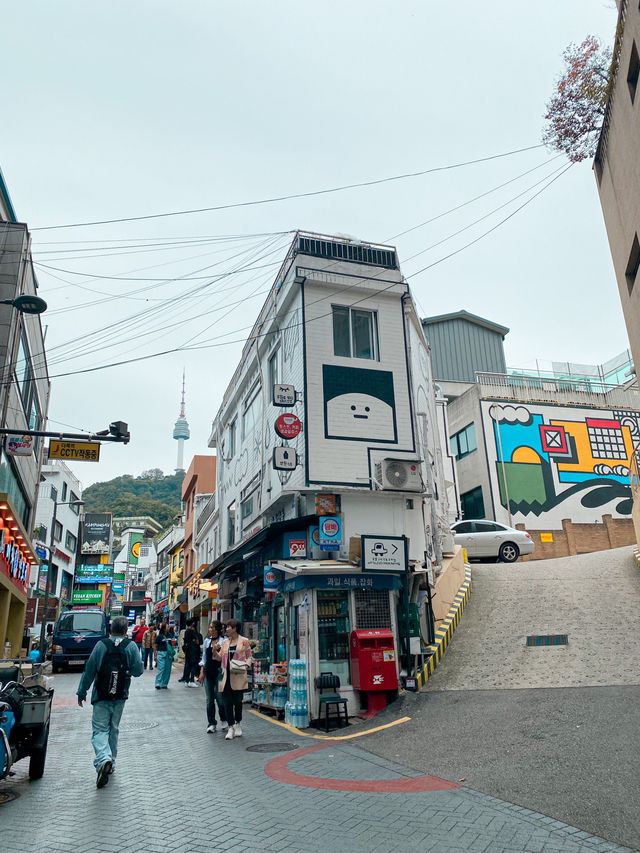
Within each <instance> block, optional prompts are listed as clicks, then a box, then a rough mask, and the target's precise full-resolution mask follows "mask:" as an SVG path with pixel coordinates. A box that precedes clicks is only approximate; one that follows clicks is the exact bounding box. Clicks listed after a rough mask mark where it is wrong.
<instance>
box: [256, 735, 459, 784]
mask: <svg viewBox="0 0 640 853" xmlns="http://www.w3.org/2000/svg"><path fill="white" fill-rule="evenodd" d="M329 746H331V744H328V743H321V744H317V745H315V746H307V747H305V748H304V749H297V750H295V752H287V753H285V754H284V755H278V756H277V757H276V758H272V759H271V760H270V761H267V763H266V764H265V767H264V772H265V773H266V774H267V776H269V777H270V778H271V779H275V780H276V781H277V782H284V783H285V785H298V786H299V787H301V788H320V789H322V790H325V791H365V792H370V793H380V794H400V793H411V792H416V791H449V790H451V789H452V788H459V787H460V785H457V784H456V783H455V782H448V781H447V780H446V779H440V778H439V777H438V776H417V777H414V778H402V779H323V778H322V777H320V776H302V775H301V774H300V773H294V772H293V771H292V770H289V767H288V765H289V762H291V761H294V760H295V759H296V758H302V757H303V756H304V755H309V753H311V752H317V751H318V750H319V749H327V747H329Z"/></svg>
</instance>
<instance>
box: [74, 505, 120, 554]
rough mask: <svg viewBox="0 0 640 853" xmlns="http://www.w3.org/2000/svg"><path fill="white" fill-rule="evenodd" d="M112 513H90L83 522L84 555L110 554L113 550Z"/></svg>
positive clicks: (82, 549) (82, 550) (82, 551)
mask: <svg viewBox="0 0 640 853" xmlns="http://www.w3.org/2000/svg"><path fill="white" fill-rule="evenodd" d="M111 519H112V515H111V513H110V512H88V513H87V514H86V515H85V517H84V521H83V522H82V547H81V553H83V554H108V553H109V551H110V548H111Z"/></svg>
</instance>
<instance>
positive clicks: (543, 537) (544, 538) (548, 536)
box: [540, 533, 553, 542]
mask: <svg viewBox="0 0 640 853" xmlns="http://www.w3.org/2000/svg"><path fill="white" fill-rule="evenodd" d="M540 541H541V542H553V533H541V534H540Z"/></svg>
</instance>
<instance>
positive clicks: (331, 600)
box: [317, 590, 351, 684]
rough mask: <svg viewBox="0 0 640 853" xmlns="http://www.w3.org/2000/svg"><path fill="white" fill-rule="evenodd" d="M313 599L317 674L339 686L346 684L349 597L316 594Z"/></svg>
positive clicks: (326, 593)
mask: <svg viewBox="0 0 640 853" xmlns="http://www.w3.org/2000/svg"><path fill="white" fill-rule="evenodd" d="M317 595H318V653H319V658H320V672H332V673H333V674H334V675H338V676H339V677H340V683H341V684H349V683H350V682H351V679H350V675H349V633H350V627H349V593H348V592H347V591H346V590H345V591H344V592H343V591H338V590H336V591H335V592H334V591H324V590H318V593H317Z"/></svg>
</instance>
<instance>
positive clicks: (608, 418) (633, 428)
mask: <svg viewBox="0 0 640 853" xmlns="http://www.w3.org/2000/svg"><path fill="white" fill-rule="evenodd" d="M482 406H483V414H484V423H485V434H486V437H487V453H488V455H489V461H490V469H491V471H490V473H491V478H492V482H493V484H494V500H495V499H496V498H497V496H498V495H499V500H500V503H501V504H502V506H504V507H506V506H507V494H508V500H509V507H510V510H511V512H512V513H513V514H521V515H522V516H523V517H524V519H526V518H527V517H528V518H529V519H531V517H532V516H533V517H538V518H540V517H542V516H549V514H553V515H554V516H555V520H556V521H557V520H558V517H559V516H558V513H554V512H553V511H554V510H555V509H556V508H558V511H559V512H560V516H564V517H572V518H573V520H575V521H580V517H579V516H578V517H577V518H576V517H575V515H576V513H575V507H576V501H577V506H578V508H579V511H584V513H585V516H588V519H589V520H590V521H593V520H594V512H593V510H595V509H598V510H600V512H601V513H603V512H611V513H613V514H616V515H621V516H624V515H630V514H631V503H632V502H631V491H630V485H629V465H630V459H631V455H632V453H633V446H634V443H635V442H636V441H637V440H638V437H639V436H640V413H639V412H635V411H632V410H618V409H605V410H602V409H584V408H577V407H561V406H545V405H527V406H521V405H500V404H497V403H488V402H483V404H482ZM492 456H493V460H492V459H491V457H492ZM569 506H571V507H573V509H574V511H572V512H569V509H568V508H569ZM545 520H547V519H545Z"/></svg>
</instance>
